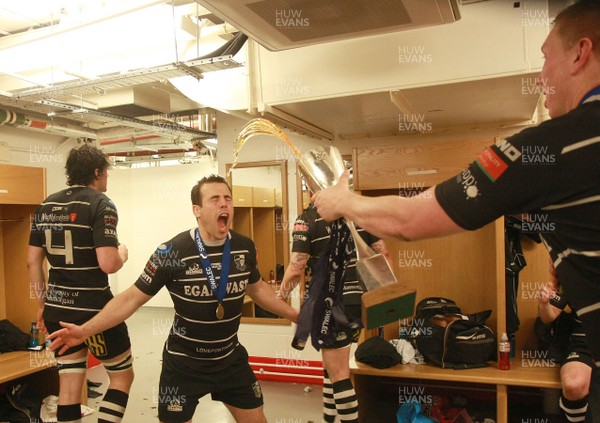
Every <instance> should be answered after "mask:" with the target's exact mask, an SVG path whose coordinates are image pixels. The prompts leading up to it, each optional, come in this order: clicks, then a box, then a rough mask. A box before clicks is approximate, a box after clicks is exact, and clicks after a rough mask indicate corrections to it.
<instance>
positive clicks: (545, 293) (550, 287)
mask: <svg viewBox="0 0 600 423" xmlns="http://www.w3.org/2000/svg"><path fill="white" fill-rule="evenodd" d="M555 295H556V289H555V288H554V284H553V283H552V282H548V283H547V284H546V285H544V286H543V287H542V289H540V303H541V304H548V302H550V299H551V298H554V296H555Z"/></svg>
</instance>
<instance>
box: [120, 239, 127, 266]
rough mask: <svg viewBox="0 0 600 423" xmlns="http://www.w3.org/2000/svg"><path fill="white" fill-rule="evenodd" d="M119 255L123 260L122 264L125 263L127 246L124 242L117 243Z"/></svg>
mask: <svg viewBox="0 0 600 423" xmlns="http://www.w3.org/2000/svg"><path fill="white" fill-rule="evenodd" d="M119 255H120V256H121V259H122V260H123V264H125V263H127V259H129V250H127V246H126V245H125V244H121V245H119Z"/></svg>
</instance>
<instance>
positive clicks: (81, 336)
mask: <svg viewBox="0 0 600 423" xmlns="http://www.w3.org/2000/svg"><path fill="white" fill-rule="evenodd" d="M59 323H60V325H61V326H62V327H63V329H59V330H57V331H56V332H52V333H51V334H50V335H49V336H48V339H51V340H52V343H51V344H50V346H49V347H48V348H49V349H50V350H51V351H54V350H56V349H58V348H60V347H62V348H60V351H59V352H58V353H59V354H63V353H64V352H65V351H67V350H68V349H69V348H70V347H74V346H76V345H79V344H83V342H84V341H85V340H86V339H87V336H86V335H85V332H84V330H83V328H82V327H81V326H77V325H75V324H73V323H65V322H59Z"/></svg>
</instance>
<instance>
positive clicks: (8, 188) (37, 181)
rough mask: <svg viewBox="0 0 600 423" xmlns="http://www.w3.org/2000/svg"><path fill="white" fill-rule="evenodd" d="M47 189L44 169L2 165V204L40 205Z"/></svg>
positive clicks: (0, 181) (0, 195)
mask: <svg viewBox="0 0 600 423" xmlns="http://www.w3.org/2000/svg"><path fill="white" fill-rule="evenodd" d="M45 187H46V173H45V169H44V168H41V167H26V166H14V165H4V164H3V165H0V204H40V203H41V202H42V201H44V195H45V192H46V189H45Z"/></svg>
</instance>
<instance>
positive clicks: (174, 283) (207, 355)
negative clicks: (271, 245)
mask: <svg viewBox="0 0 600 423" xmlns="http://www.w3.org/2000/svg"><path fill="white" fill-rule="evenodd" d="M229 236H230V241H231V260H230V266H229V281H228V283H227V288H226V294H225V298H224V299H223V302H222V306H223V309H224V310H223V311H224V314H223V315H222V318H221V319H219V318H218V317H217V306H218V302H217V300H216V297H215V295H213V293H212V290H211V288H210V282H209V281H208V280H207V278H206V276H205V274H204V270H203V268H202V265H201V263H200V258H199V256H198V250H197V249H196V245H195V243H194V231H193V230H191V231H185V232H182V233H180V234H178V235H177V236H175V237H174V238H172V239H171V240H170V241H168V242H165V243H163V244H161V245H160V246H159V247H158V248H157V249H156V251H155V252H154V253H153V254H152V256H151V257H150V259H149V260H148V262H147V263H146V267H145V268H144V271H143V272H142V274H141V275H140V277H139V278H138V280H137V281H136V282H135V285H136V286H137V287H138V288H139V289H140V290H141V291H142V292H144V293H145V294H147V295H155V294H156V293H157V292H158V291H159V290H160V289H161V288H162V287H163V286H165V287H166V288H167V290H168V291H169V294H170V296H171V298H172V299H173V304H174V305H175V318H174V320H173V326H172V328H171V332H170V333H169V336H168V338H167V342H166V344H165V349H166V352H167V353H168V354H169V355H170V357H171V358H172V359H173V360H174V361H175V362H176V361H177V360H178V359H182V360H185V363H186V366H193V367H194V368H198V369H203V370H204V371H217V370H219V369H222V368H225V367H226V366H227V365H228V363H229V362H230V360H234V359H235V358H236V357H237V355H236V354H238V353H241V351H242V350H243V348H237V347H238V346H239V342H238V338H237V332H238V328H239V325H240V319H241V317H242V306H243V303H244V295H245V293H246V287H247V285H248V284H253V283H256V282H258V281H259V280H260V274H259V273H258V269H257V262H256V248H255V246H254V243H253V242H252V240H251V239H250V238H247V237H245V236H243V235H241V234H239V233H237V232H234V231H230V233H229ZM205 247H206V250H207V253H208V258H209V259H210V262H211V267H212V269H213V273H214V275H215V279H216V282H217V284H219V283H220V275H221V263H222V259H223V246H222V245H221V246H209V245H205Z"/></svg>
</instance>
